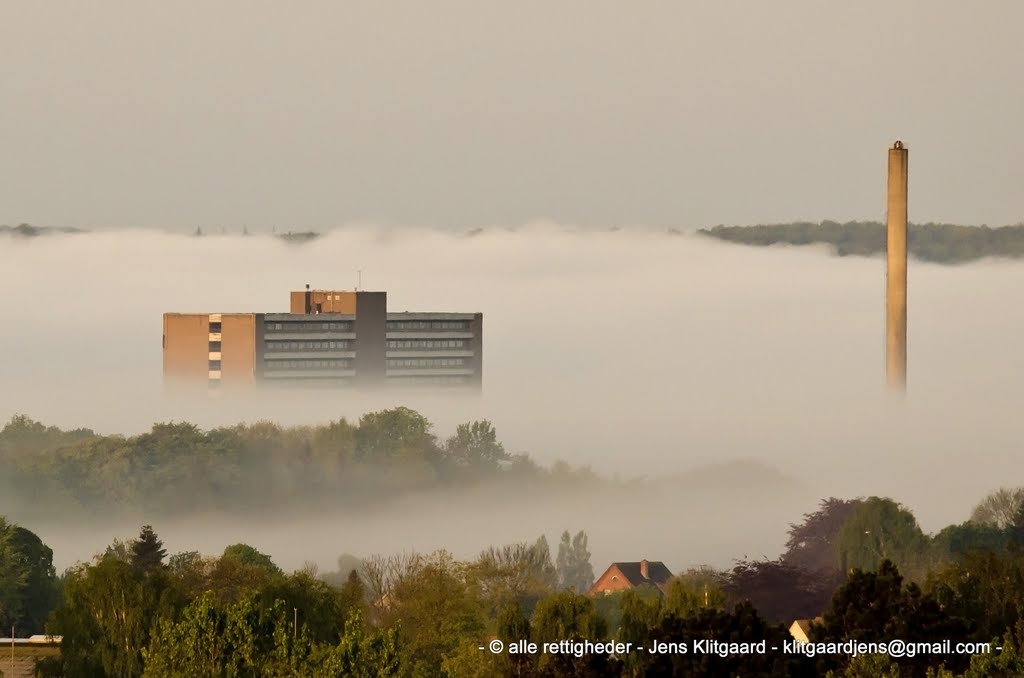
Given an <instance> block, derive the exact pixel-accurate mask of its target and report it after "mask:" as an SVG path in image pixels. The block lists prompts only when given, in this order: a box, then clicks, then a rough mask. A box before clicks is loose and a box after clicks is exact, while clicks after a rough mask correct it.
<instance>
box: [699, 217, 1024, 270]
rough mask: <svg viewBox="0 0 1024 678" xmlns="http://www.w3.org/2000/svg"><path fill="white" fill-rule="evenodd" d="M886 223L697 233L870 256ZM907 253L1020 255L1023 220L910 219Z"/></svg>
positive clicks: (926, 257)
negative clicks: (921, 221)
mask: <svg viewBox="0 0 1024 678" xmlns="http://www.w3.org/2000/svg"><path fill="white" fill-rule="evenodd" d="M885 229H886V227H885V224H883V223H880V222H877V221H850V222H847V223H845V224H841V223H837V222H835V221H823V222H821V223H810V222H794V223H789V224H761V225H757V226H715V227H713V228H705V229H701V230H700V231H698V233H700V234H702V235H705V236H710V237H712V238H718V239H719V240H725V241H727V242H734V243H740V244H743V245H757V246H761V247H766V246H768V245H780V244H784V245H815V244H825V245H830V246H831V247H832V250H833V252H835V254H837V255H838V256H841V257H843V256H864V257H868V256H873V255H876V254H880V253H883V252H885V248H886V230H885ZM907 249H908V252H909V254H910V256H912V257H915V258H917V259H920V260H921V261H929V262H934V263H940V264H960V263H964V262H968V261H974V260H976V259H981V258H984V257H1008V258H1019V257H1024V224H1016V225H1014V226H1001V227H998V228H989V227H988V226H957V225H955V224H935V223H928V224H910V225H909V226H908V230H907Z"/></svg>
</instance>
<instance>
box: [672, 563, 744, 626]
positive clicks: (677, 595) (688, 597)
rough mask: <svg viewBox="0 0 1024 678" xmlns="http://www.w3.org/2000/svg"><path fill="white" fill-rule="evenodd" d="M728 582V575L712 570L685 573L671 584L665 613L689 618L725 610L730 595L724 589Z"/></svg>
mask: <svg viewBox="0 0 1024 678" xmlns="http://www.w3.org/2000/svg"><path fill="white" fill-rule="evenodd" d="M727 582H728V576H727V575H725V574H723V573H721V572H717V571H715V570H712V569H711V568H697V569H693V570H688V571H686V572H683V573H681V574H679V575H677V576H675V577H673V578H672V580H671V581H670V582H669V585H668V591H666V592H665V600H664V605H663V609H664V612H665V614H674V615H676V616H677V617H689V616H690V615H693V614H697V613H698V612H700V611H701V610H725V608H726V603H727V602H728V594H727V593H726V592H725V589H724V588H723V587H724V586H725V584H726V583H727Z"/></svg>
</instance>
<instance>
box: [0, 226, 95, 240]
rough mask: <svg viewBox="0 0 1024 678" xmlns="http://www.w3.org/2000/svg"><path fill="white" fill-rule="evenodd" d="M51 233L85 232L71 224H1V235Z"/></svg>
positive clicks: (26, 235)
mask: <svg viewBox="0 0 1024 678" xmlns="http://www.w3.org/2000/svg"><path fill="white" fill-rule="evenodd" d="M51 233H84V231H82V230H81V229H78V228H71V227H70V226H60V227H58V226H33V225H32V224H18V225H17V226H7V225H5V224H0V235H16V236H22V237H27V238H32V237H35V236H38V235H49V234H51Z"/></svg>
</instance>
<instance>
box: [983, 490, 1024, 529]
mask: <svg viewBox="0 0 1024 678" xmlns="http://www.w3.org/2000/svg"><path fill="white" fill-rule="evenodd" d="M1022 506H1024V487H1015V488H1008V487H1001V488H999V489H998V490H996V491H995V492H992V493H991V494H989V495H988V496H987V497H985V498H984V499H982V500H981V501H980V502H978V504H977V506H975V507H974V510H972V511H971V519H970V522H972V523H975V524H977V525H991V526H993V527H998V528H1007V527H1010V526H1011V525H1012V524H1013V523H1014V519H1015V518H1016V516H1017V512H1018V511H1019V510H1020V508H1021V507H1022Z"/></svg>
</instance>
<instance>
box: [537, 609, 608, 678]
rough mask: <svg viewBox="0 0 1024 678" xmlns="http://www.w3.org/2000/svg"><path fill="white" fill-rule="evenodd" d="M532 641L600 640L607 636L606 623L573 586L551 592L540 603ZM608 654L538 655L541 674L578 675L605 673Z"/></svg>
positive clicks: (539, 642)
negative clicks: (579, 655) (573, 589)
mask: <svg viewBox="0 0 1024 678" xmlns="http://www.w3.org/2000/svg"><path fill="white" fill-rule="evenodd" d="M532 633H533V640H534V642H536V643H538V644H541V643H551V642H558V641H562V640H569V641H578V640H591V641H595V642H596V641H602V640H605V639H606V638H607V637H608V626H607V624H606V623H605V621H604V619H603V618H602V617H601V615H600V614H598V613H597V610H595V609H594V604H593V601H592V600H591V599H590V598H588V597H587V596H583V595H580V594H578V593H575V592H573V591H572V590H564V591H559V592H558V593H553V594H551V595H549V596H547V597H545V598H544V599H543V600H541V601H540V602H539V603H537V609H536V611H535V612H534V615H533V624H532ZM607 666H608V657H607V656H604V655H597V654H584V655H583V656H582V657H574V656H573V655H571V654H542V655H541V656H540V657H539V658H538V669H539V672H540V673H541V675H545V674H546V675H551V676H578V675H604V672H605V671H606V670H607Z"/></svg>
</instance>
